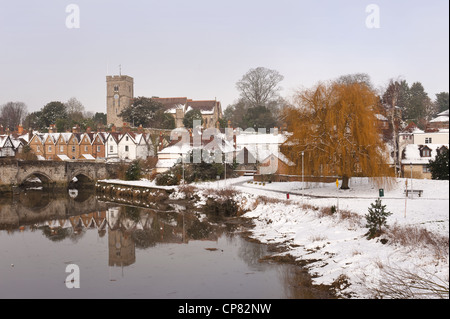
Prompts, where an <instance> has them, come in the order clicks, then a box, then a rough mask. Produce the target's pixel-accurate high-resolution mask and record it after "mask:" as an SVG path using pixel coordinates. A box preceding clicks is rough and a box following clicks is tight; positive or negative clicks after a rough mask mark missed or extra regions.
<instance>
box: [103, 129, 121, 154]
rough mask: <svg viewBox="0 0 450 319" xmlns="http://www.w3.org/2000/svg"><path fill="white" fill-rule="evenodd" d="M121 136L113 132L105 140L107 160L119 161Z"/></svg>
mask: <svg viewBox="0 0 450 319" xmlns="http://www.w3.org/2000/svg"><path fill="white" fill-rule="evenodd" d="M120 137H121V136H120V134H119V133H117V132H111V133H109V134H108V135H107V136H106V139H105V157H106V159H107V160H112V161H114V160H119V147H118V144H119V139H120Z"/></svg>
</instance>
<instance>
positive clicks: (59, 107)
mask: <svg viewBox="0 0 450 319" xmlns="http://www.w3.org/2000/svg"><path fill="white" fill-rule="evenodd" d="M0 124H1V125H3V128H4V129H9V130H10V131H14V130H16V129H17V127H18V126H19V125H20V124H22V126H23V127H24V128H25V129H33V130H38V131H40V132H47V131H48V129H49V127H50V126H51V125H55V127H56V129H57V130H58V132H64V131H69V130H71V129H72V127H74V126H77V125H78V126H79V127H80V128H81V129H82V130H86V129H87V128H88V127H91V128H93V129H95V128H97V126H99V125H103V126H105V125H106V114H105V113H101V112H97V113H95V114H94V113H92V112H89V111H86V110H85V108H84V106H83V104H82V103H81V102H80V101H78V100H77V99H76V98H71V99H69V100H68V101H67V102H65V103H63V102H60V101H52V102H49V103H47V104H46V105H44V106H43V107H42V108H41V109H40V110H39V111H35V112H31V113H28V111H27V106H26V104H25V103H23V102H8V103H6V104H4V105H2V106H1V107H0Z"/></svg>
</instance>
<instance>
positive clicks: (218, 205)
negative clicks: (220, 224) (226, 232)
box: [203, 197, 238, 218]
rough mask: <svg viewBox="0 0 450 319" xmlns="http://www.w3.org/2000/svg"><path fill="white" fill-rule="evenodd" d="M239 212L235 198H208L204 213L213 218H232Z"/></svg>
mask: <svg viewBox="0 0 450 319" xmlns="http://www.w3.org/2000/svg"><path fill="white" fill-rule="evenodd" d="M237 211H238V205H237V203H236V201H235V200H234V199H233V198H213V197H208V199H207V200H206V203H205V205H204V206H203V212H204V213H205V214H209V215H210V216H212V217H216V218H220V217H232V216H235V215H236V213H237Z"/></svg>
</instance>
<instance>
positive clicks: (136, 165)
mask: <svg viewBox="0 0 450 319" xmlns="http://www.w3.org/2000/svg"><path fill="white" fill-rule="evenodd" d="M140 178H141V164H140V162H139V161H138V160H135V161H133V162H131V164H130V166H128V169H127V171H126V172H125V180H127V181H137V180H139V179H140Z"/></svg>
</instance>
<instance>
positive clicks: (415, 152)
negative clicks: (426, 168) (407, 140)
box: [402, 144, 448, 165]
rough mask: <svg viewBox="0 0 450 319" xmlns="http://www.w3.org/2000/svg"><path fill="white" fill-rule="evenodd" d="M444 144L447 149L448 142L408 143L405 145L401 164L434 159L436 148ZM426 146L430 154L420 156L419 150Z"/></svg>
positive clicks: (419, 162) (427, 161) (418, 162)
mask: <svg viewBox="0 0 450 319" xmlns="http://www.w3.org/2000/svg"><path fill="white" fill-rule="evenodd" d="M443 146H445V147H446V148H447V149H448V144H426V145H417V144H409V145H406V147H405V151H404V152H405V153H404V154H405V156H404V158H403V159H402V164H405V165H407V164H410V163H412V164H428V163H429V161H430V160H431V159H434V158H435V157H436V155H437V150H438V149H440V148H441V147H443ZM425 147H428V148H429V149H430V150H431V156H430V157H425V156H421V152H420V150H421V149H423V148H425Z"/></svg>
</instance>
